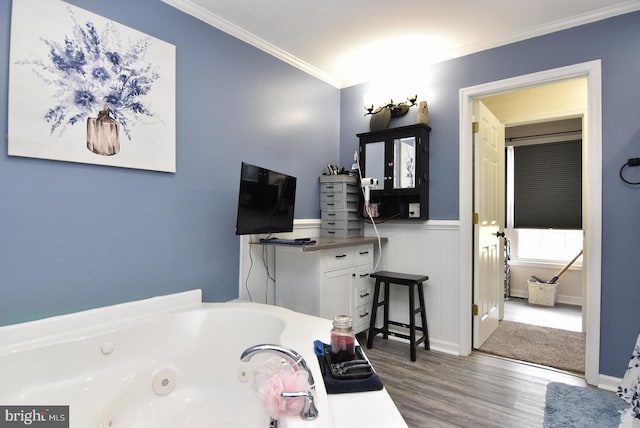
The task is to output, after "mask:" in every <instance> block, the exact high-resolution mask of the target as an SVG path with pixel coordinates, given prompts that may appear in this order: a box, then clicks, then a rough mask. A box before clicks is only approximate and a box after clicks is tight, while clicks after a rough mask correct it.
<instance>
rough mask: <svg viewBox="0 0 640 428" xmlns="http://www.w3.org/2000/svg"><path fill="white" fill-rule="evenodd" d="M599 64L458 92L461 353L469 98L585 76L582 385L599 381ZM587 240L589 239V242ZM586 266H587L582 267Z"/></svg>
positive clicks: (465, 320) (465, 329)
mask: <svg viewBox="0 0 640 428" xmlns="http://www.w3.org/2000/svg"><path fill="white" fill-rule="evenodd" d="M600 68H601V65H600V61H591V62H587V63H582V64H577V65H573V66H568V67H562V68H558V69H553V70H548V71H544V72H539V73H534V74H530V75H525V76H520V77H516V78H512V79H506V80H502V81H497V82H491V83H487V84H483V85H479V86H474V87H470V88H464V89H461V90H460V129H459V131H460V164H459V171H460V181H459V183H460V192H459V195H460V200H459V206H460V214H459V217H460V261H461V266H462V268H463V270H462V271H461V284H462V287H461V296H460V297H461V299H460V302H461V306H460V314H461V323H460V338H461V349H460V354H461V355H468V354H470V353H471V350H472V321H473V317H472V313H471V310H470V308H472V304H473V301H472V287H473V275H474V273H473V271H474V268H473V254H472V249H473V239H472V238H473V177H472V166H473V161H472V159H473V147H472V146H471V145H470V144H469V142H470V141H472V129H471V125H470V124H471V119H472V101H473V100H476V99H480V98H484V97H488V96H491V95H497V94H502V93H506V92H512V91H517V90H521V89H525V88H531V87H534V86H539V85H546V84H549V83H553V82H559V81H564V80H569V79H574V78H577V77H584V78H586V79H587V111H586V114H585V128H584V135H585V140H586V141H585V144H584V159H585V163H584V165H583V171H585V172H588V174H586V175H585V177H584V180H583V182H584V186H585V189H584V194H585V202H584V205H583V227H584V230H585V233H584V266H585V269H584V286H583V289H584V299H585V301H586V305H585V310H584V318H585V327H586V328H585V332H586V353H585V378H586V381H587V383H590V384H595V385H597V383H598V377H599V348H600V337H599V330H600V266H601V252H600V237H601V205H602V202H601V201H602V192H601V189H602V173H601V169H602V168H601V165H602V159H601V140H602V137H601V134H602V132H601V77H600V76H601V71H600ZM590 243H593V244H591V245H589V244H590ZM587 267H588V269H587Z"/></svg>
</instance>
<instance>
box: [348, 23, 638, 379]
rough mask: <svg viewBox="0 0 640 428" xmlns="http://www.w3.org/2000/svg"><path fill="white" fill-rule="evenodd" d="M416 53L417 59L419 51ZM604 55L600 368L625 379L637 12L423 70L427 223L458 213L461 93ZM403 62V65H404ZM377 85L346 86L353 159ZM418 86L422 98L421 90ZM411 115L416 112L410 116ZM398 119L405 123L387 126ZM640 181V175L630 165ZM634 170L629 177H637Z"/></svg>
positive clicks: (634, 239) (634, 254)
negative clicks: (622, 172)
mask: <svg viewBox="0 0 640 428" xmlns="http://www.w3.org/2000/svg"><path fill="white" fill-rule="evenodd" d="M416 55H419V54H418V53H416ZM595 59H601V61H602V110H603V111H602V124H603V131H602V132H603V135H602V145H603V147H602V168H603V170H602V176H603V183H602V184H603V195H602V201H603V202H602V203H603V210H602V219H603V230H602V232H603V236H602V312H601V336H600V340H601V348H600V349H601V351H600V363H601V370H600V371H601V373H603V374H608V375H611V376H616V377H621V376H622V375H623V373H624V369H625V368H626V364H627V361H628V358H629V357H630V353H631V350H632V349H633V345H634V343H635V338H636V337H637V335H638V334H639V333H640V309H639V308H640V306H639V305H640V279H639V278H640V277H639V275H638V269H637V265H636V263H638V262H639V261H640V186H636V187H633V186H629V185H626V184H624V183H623V182H622V181H621V180H620V178H619V177H618V170H619V169H620V167H621V165H622V164H623V163H624V162H625V161H626V160H627V159H628V158H632V157H639V156H640V13H631V14H627V15H623V16H620V17H615V18H611V19H608V20H604V21H600V22H597V23H593V24H590V25H585V26H581V27H577V28H574V29H570V30H566V31H561V32H557V33H554V34H550V35H547V36H544V37H537V38H535V39H531V40H527V41H523V42H519V43H514V44H511V45H508V46H504V47H500V48H496V49H491V50H487V51H484V52H480V53H478V54H474V55H469V56H466V57H463V58H458V59H455V60H451V61H446V62H443V63H440V64H436V65H433V66H432V67H429V68H427V69H425V70H424V80H425V81H429V88H428V89H429V91H430V92H431V93H432V94H433V95H434V100H433V102H430V103H429V109H430V119H431V122H430V123H431V126H432V128H433V130H432V132H431V142H430V168H431V175H430V179H431V183H430V201H429V211H430V214H431V218H433V219H441V220H442V219H458V138H459V135H458V121H459V90H460V88H465V87H469V86H474V85H478V84H482V83H487V82H492V81H496V80H500V79H504V78H509V77H514V76H519V75H524V74H529V73H534V72H537V71H542V70H547V69H552V68H557V67H562V66H566V65H571V64H577V63H582V62H586V61H591V60H595ZM408 63H409V62H407V64H408ZM374 85H375V83H369V84H364V85H358V86H353V87H350V88H347V89H345V90H343V91H342V99H341V129H340V135H341V141H342V144H341V149H340V150H341V152H340V153H341V159H342V162H343V163H347V162H351V159H352V156H353V151H354V150H355V149H356V147H357V139H356V137H355V135H356V133H358V132H363V131H366V130H368V118H364V117H363V115H362V112H363V96H364V94H365V93H367V91H369V90H370V89H371V87H372V86H374ZM417 86H418V87H417V88H416V89H415V90H416V91H417V92H418V94H420V92H421V90H422V88H421V87H420V84H419V83H418V84H417ZM413 118H414V119H415V116H413ZM398 124H402V122H401V121H399V122H397V123H396V124H393V123H392V126H395V125H398ZM629 173H630V174H631V176H630V177H631V178H632V179H635V180H636V181H640V171H630V172H629ZM633 174H635V176H634V175H633Z"/></svg>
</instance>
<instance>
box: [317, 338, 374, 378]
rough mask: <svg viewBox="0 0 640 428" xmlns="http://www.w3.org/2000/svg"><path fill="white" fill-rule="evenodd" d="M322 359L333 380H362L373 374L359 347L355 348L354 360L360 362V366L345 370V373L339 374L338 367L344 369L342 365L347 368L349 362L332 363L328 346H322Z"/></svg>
mask: <svg viewBox="0 0 640 428" xmlns="http://www.w3.org/2000/svg"><path fill="white" fill-rule="evenodd" d="M324 358H325V360H326V362H327V364H328V366H329V372H330V374H331V377H333V378H334V379H341V380H344V379H364V378H367V377H369V376H371V374H372V373H373V369H372V368H371V365H370V364H369V361H367V359H366V358H365V356H364V354H363V353H362V349H361V348H360V346H356V352H355V360H360V361H362V364H358V367H357V368H355V367H354V368H353V369H351V370H347V371H346V372H345V373H342V372H341V370H340V367H344V365H346V366H347V367H348V366H349V365H350V362H349V361H347V362H339V363H334V362H333V361H332V360H331V346H330V345H325V346H324Z"/></svg>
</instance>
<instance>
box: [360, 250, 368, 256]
mask: <svg viewBox="0 0 640 428" xmlns="http://www.w3.org/2000/svg"><path fill="white" fill-rule="evenodd" d="M367 254H369V252H368V251H360V255H361V256H366V255H367Z"/></svg>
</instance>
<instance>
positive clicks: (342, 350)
mask: <svg viewBox="0 0 640 428" xmlns="http://www.w3.org/2000/svg"><path fill="white" fill-rule="evenodd" d="M351 325H352V323H351V317H350V316H348V315H336V317H335V318H334V320H333V328H332V329H331V362H333V363H341V362H343V361H351V360H353V359H355V357H356V338H355V335H354V334H353V329H352V327H351Z"/></svg>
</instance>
